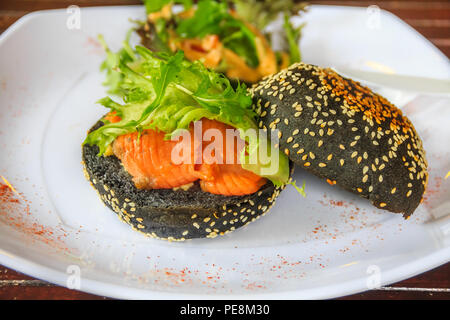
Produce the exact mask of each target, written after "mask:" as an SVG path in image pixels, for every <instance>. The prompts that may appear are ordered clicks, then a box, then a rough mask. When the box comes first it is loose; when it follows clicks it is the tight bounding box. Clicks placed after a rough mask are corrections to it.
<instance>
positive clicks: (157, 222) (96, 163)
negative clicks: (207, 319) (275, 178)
mask: <svg viewBox="0 0 450 320" xmlns="http://www.w3.org/2000/svg"><path fill="white" fill-rule="evenodd" d="M102 125H103V123H102V122H101V121H99V122H98V123H97V124H96V125H95V126H94V127H93V128H92V129H91V131H92V130H95V129H97V128H99V127H101V126H102ZM98 152H99V149H98V147H97V146H90V145H87V144H85V145H84V146H83V149H82V158H83V165H84V172H85V175H86V178H87V179H88V180H89V181H90V183H91V185H92V186H93V187H94V189H95V190H96V191H97V192H98V195H99V197H100V199H101V200H102V201H103V202H104V204H105V205H106V206H107V207H109V208H110V209H111V210H113V211H114V212H115V213H116V214H117V215H118V217H119V218H120V220H122V221H123V222H125V223H127V224H128V225H130V226H131V227H132V228H133V229H134V230H136V231H139V232H141V233H144V234H145V235H147V236H150V237H153V238H158V239H164V240H170V241H182V240H186V239H192V238H205V237H206V238H214V237H216V236H218V235H224V234H226V233H229V232H231V231H233V230H235V229H238V228H240V227H242V226H245V225H247V224H248V223H250V222H252V221H255V220H256V219H258V218H259V217H260V216H262V215H264V214H265V213H266V212H267V211H268V210H269V209H270V208H271V207H272V205H273V204H274V203H275V199H276V198H277V197H278V195H279V193H280V192H281V190H282V188H281V187H275V186H274V185H273V184H272V182H270V181H268V182H267V183H266V184H265V185H264V186H262V187H261V188H260V189H259V190H258V191H257V192H255V193H253V194H249V195H244V196H223V195H216V194H212V193H207V192H204V191H202V190H201V189H200V186H199V184H198V183H194V184H193V185H192V186H191V187H190V188H189V189H187V190H183V189H182V188H180V189H176V190H174V189H153V190H140V189H137V188H136V187H135V185H134V183H133V181H132V178H131V176H130V174H129V173H128V172H126V171H125V169H124V167H123V166H122V164H121V162H120V160H119V159H118V158H117V157H115V156H114V155H110V156H97V154H98ZM291 167H292V166H291Z"/></svg>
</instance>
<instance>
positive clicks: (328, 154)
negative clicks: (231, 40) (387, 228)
mask: <svg viewBox="0 0 450 320" xmlns="http://www.w3.org/2000/svg"><path fill="white" fill-rule="evenodd" d="M251 92H252V96H253V99H254V101H255V104H256V107H255V110H256V112H257V113H258V115H259V126H260V127H261V128H263V129H264V130H267V132H268V133H269V135H270V134H277V135H279V138H280V141H279V148H280V151H282V152H283V153H284V154H286V155H287V156H288V157H289V159H290V160H291V161H293V162H294V163H295V164H296V165H297V167H300V168H303V169H304V170H307V171H309V172H311V173H313V174H314V175H316V176H318V177H320V178H322V179H324V180H326V181H327V182H328V183H329V184H331V185H336V186H340V187H342V188H344V189H346V190H348V191H350V192H353V193H356V194H358V195H360V196H361V197H363V198H366V199H369V200H370V201H371V203H372V204H373V205H374V206H376V207H377V208H380V209H384V210H388V211H391V212H395V213H402V214H403V216H404V217H409V216H410V215H411V214H412V213H413V212H414V210H415V209H416V208H417V206H418V205H419V204H420V202H421V201H422V199H423V195H424V192H425V189H426V186H427V181H428V173H427V166H428V165H427V161H426V157H425V151H424V149H423V145H422V141H421V139H420V137H419V135H418V134H417V132H416V130H415V129H414V126H413V124H412V123H411V121H410V120H409V119H408V118H407V117H406V116H404V115H403V114H402V112H401V110H399V109H398V108H396V107H395V106H394V105H392V104H391V103H390V102H389V101H387V100H386V99H385V98H383V97H382V96H380V95H378V94H376V93H374V92H372V91H371V90H370V89H369V88H367V87H364V86H362V85H361V84H359V83H358V82H355V81H353V80H351V79H347V78H344V77H342V76H340V75H339V74H337V73H336V72H334V71H333V70H331V69H323V68H320V67H317V66H313V65H308V64H305V63H296V64H294V65H292V66H290V67H289V68H288V69H285V70H283V71H281V72H279V73H278V74H276V75H273V76H271V77H268V78H266V79H264V80H263V81H261V82H259V83H258V84H256V85H255V86H253V87H252V89H251Z"/></svg>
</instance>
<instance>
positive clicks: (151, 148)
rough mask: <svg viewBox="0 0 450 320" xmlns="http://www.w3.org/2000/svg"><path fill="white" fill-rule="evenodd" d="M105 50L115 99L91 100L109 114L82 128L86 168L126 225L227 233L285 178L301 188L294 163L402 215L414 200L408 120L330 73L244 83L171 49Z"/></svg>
mask: <svg viewBox="0 0 450 320" xmlns="http://www.w3.org/2000/svg"><path fill="white" fill-rule="evenodd" d="M105 48H106V51H107V59H106V61H105V63H104V65H103V68H104V69H106V70H107V81H106V83H107V84H108V85H109V86H110V89H113V90H112V93H114V94H115V95H116V96H120V99H121V100H122V101H121V102H117V99H115V100H114V99H112V98H111V97H106V98H104V99H101V100H100V103H101V104H102V105H103V106H105V107H106V108H108V109H109V110H110V111H109V112H108V113H107V114H106V115H105V116H104V117H102V118H101V119H99V120H98V122H97V123H96V124H94V125H93V126H92V128H91V129H90V130H89V131H88V135H87V137H86V140H85V141H84V144H83V147H82V158H83V164H84V170H85V175H86V177H87V179H88V180H89V181H90V182H91V185H92V186H93V187H94V189H95V190H96V191H97V192H98V194H99V196H100V198H101V200H102V201H103V202H104V203H105V204H106V206H108V207H109V208H110V209H112V210H113V211H114V212H115V213H116V214H117V215H118V217H119V218H120V219H121V220H122V221H124V222H125V223H127V224H129V225H130V226H131V227H132V228H133V229H134V230H136V231H139V232H141V233H143V234H145V235H147V236H150V237H154V238H158V239H165V240H169V241H183V240H186V239H192V238H214V237H216V236H218V235H224V234H227V233H229V232H231V231H234V230H236V229H238V228H240V227H242V226H245V225H247V224H248V223H250V222H252V221H254V220H256V219H258V218H259V217H261V216H262V215H264V214H265V213H267V212H268V210H269V209H270V208H271V207H272V206H273V205H274V203H275V200H276V198H277V197H278V195H279V194H280V192H282V190H283V189H284V188H285V186H286V185H288V184H292V185H294V186H295V187H296V188H297V190H298V191H299V192H300V193H302V194H303V195H304V185H303V187H302V188H299V187H297V186H296V185H295V182H294V181H292V180H291V175H292V172H293V167H294V164H295V165H296V166H297V167H300V168H302V169H304V170H307V171H309V172H311V173H313V174H314V175H316V176H318V177H319V178H321V179H323V180H324V181H326V182H327V183H329V184H330V185H333V186H337V187H341V188H344V189H346V190H348V191H350V192H353V193H355V194H358V195H359V196H361V197H363V198H366V199H368V200H369V201H371V202H372V204H373V205H374V206H376V207H377V208H380V209H384V210H388V211H390V212H394V213H401V214H403V216H404V217H405V218H407V217H409V216H410V215H411V214H412V213H413V212H414V211H415V209H416V208H417V206H418V205H419V204H420V202H421V201H422V199H423V195H424V192H425V189H426V186H427V180H428V173H427V161H426V158H425V151H424V149H423V146H422V141H421V139H420V137H419V136H418V134H417V132H416V130H415V129H414V126H413V124H412V123H411V121H410V120H409V119H408V118H407V117H406V116H404V115H403V114H402V112H401V111H400V110H399V109H398V108H396V107H395V106H394V105H392V104H391V103H390V102H389V101H387V100H386V99H385V98H383V97H382V96H380V95H378V94H376V93H374V92H372V91H371V90H370V89H369V88H366V87H364V86H362V85H360V84H359V83H357V82H355V81H353V80H351V79H347V78H344V77H342V76H340V75H338V74H337V73H336V72H334V71H333V70H331V69H324V68H320V67H317V66H314V65H309V64H305V63H296V64H293V65H292V66H291V67H289V68H287V69H284V70H282V71H280V72H279V73H277V74H275V75H273V76H270V77H267V78H265V79H264V80H262V81H260V82H258V83H257V84H255V85H254V86H253V87H252V88H250V89H249V90H247V89H246V87H245V85H243V84H242V85H241V84H239V83H238V85H237V87H236V88H233V86H232V85H231V83H230V80H229V79H227V78H226V77H225V76H223V75H221V74H219V73H216V72H214V71H211V70H209V69H207V68H205V67H204V65H203V64H202V63H200V62H198V61H195V62H189V61H187V60H185V59H184V55H183V53H182V52H181V51H180V52H177V53H176V54H175V55H166V54H163V53H154V52H152V51H150V50H149V49H147V48H145V47H141V46H137V47H136V49H134V50H132V49H131V48H130V47H129V46H128V45H127V44H125V48H124V49H123V50H121V51H119V52H118V53H113V52H111V51H110V50H109V49H108V48H107V47H106V46H105ZM252 130H253V131H254V132H255V135H251V134H249V132H253V131H252ZM229 132H231V133H232V135H231V136H229V135H228V133H229ZM211 133H214V134H211ZM196 134H198V135H196ZM199 137H200V139H199ZM212 142H214V143H217V142H219V146H218V147H217V145H216V144H214V143H213V144H214V147H213V148H211V144H212ZM229 146H231V147H229ZM300 199H301V198H299V201H301V200H300ZM299 214H301V213H299Z"/></svg>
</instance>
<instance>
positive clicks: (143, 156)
mask: <svg viewBox="0 0 450 320" xmlns="http://www.w3.org/2000/svg"><path fill="white" fill-rule="evenodd" d="M113 116H114V119H111V118H112V117H110V116H109V117H108V118H109V119H111V120H113V121H115V120H117V118H116V117H117V116H115V115H113ZM109 119H108V120H109ZM196 125H201V127H200V128H201V135H198V134H197V135H196V134H194V126H193V125H191V127H190V129H189V133H190V134H189V135H188V138H185V139H180V140H179V141H172V140H167V139H165V133H164V132H161V131H156V130H151V129H148V130H144V131H143V132H142V133H141V134H140V136H139V134H138V133H137V132H133V133H129V134H126V135H122V136H119V137H117V139H116V140H115V141H114V143H113V153H114V155H115V156H116V157H118V158H119V159H120V160H121V161H122V164H123V166H124V168H125V170H126V171H127V172H128V173H129V174H130V175H131V176H132V178H133V182H134V183H135V185H136V187H137V188H138V189H172V188H177V187H181V186H184V185H187V184H190V183H192V182H194V181H197V180H199V183H200V187H201V188H202V190H203V191H205V192H210V193H214V194H222V195H226V196H232V195H245V194H251V193H254V192H256V191H258V190H259V189H260V188H261V186H263V185H264V184H265V183H266V179H264V178H262V177H260V176H258V175H256V174H254V173H253V172H250V171H248V170H245V169H243V168H242V166H241V165H240V164H239V161H238V160H239V157H238V155H239V153H240V150H242V148H243V147H244V142H243V141H242V140H241V139H240V138H239V135H238V134H236V133H235V134H232V132H235V129H233V128H232V127H230V126H228V125H226V124H223V123H221V122H218V121H214V120H209V119H202V120H200V121H199V122H198V123H197V124H196ZM227 130H230V131H228V132H227ZM231 142H233V144H231ZM180 143H181V144H185V145H181V149H182V150H184V151H185V153H186V154H182V162H181V163H180V161H179V160H177V161H174V159H173V151H174V148H178V149H177V150H179V149H180V145H179V144H180ZM186 150H187V152H186Z"/></svg>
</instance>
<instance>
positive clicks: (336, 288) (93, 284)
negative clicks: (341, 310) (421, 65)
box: [0, 5, 450, 300]
mask: <svg viewBox="0 0 450 320" xmlns="http://www.w3.org/2000/svg"><path fill="white" fill-rule="evenodd" d="M138 7H143V6H142V5H125V6H95V7H80V8H81V9H82V10H89V11H98V10H104V9H108V10H123V9H124V8H138ZM311 7H322V8H325V7H328V8H341V9H345V10H355V9H358V10H362V9H364V8H365V7H356V6H334V5H312V6H311ZM380 11H382V12H383V13H384V14H386V15H388V16H390V17H391V18H392V19H395V20H396V21H397V22H399V23H400V24H402V25H403V26H405V27H407V28H408V30H409V31H411V32H413V33H414V34H415V36H418V37H420V38H421V40H422V41H423V42H424V43H426V44H427V45H428V46H429V47H430V48H432V49H433V51H435V52H436V53H438V54H439V55H440V56H441V57H442V58H443V59H446V60H449V58H447V56H446V55H445V54H444V53H443V52H442V51H440V50H439V48H437V47H436V46H435V45H434V44H433V43H432V42H431V41H429V40H428V39H427V38H425V37H424V36H423V35H422V34H420V33H419V32H418V31H417V30H415V29H414V28H413V27H411V26H410V25H409V24H407V23H406V22H405V21H403V20H402V19H400V18H399V17H398V16H397V15H395V14H393V13H392V12H390V11H387V10H385V9H381V8H380ZM61 12H66V9H49V10H39V11H34V12H30V13H28V14H26V15H24V16H22V17H21V18H19V19H18V20H17V21H16V22H14V23H13V24H12V25H11V26H10V27H8V28H7V29H6V30H5V31H4V32H3V33H2V34H1V35H0V46H1V45H3V44H4V42H5V41H6V40H7V39H8V38H10V37H11V36H13V35H14V33H15V32H16V31H17V30H19V29H20V27H22V26H23V25H25V24H27V23H29V22H30V21H32V20H33V19H34V18H35V17H39V16H45V15H47V14H52V13H61ZM449 261H450V247H444V248H437V249H436V250H434V251H429V252H427V254H426V255H424V256H421V257H420V258H419V259H414V260H412V261H409V262H407V263H405V264H402V265H397V266H395V267H392V268H391V269H389V270H387V271H383V278H382V280H381V285H382V286H385V285H388V284H391V283H393V282H398V281H401V280H404V279H407V278H410V277H413V276H415V275H417V274H420V273H423V272H426V271H429V270H431V269H433V268H435V267H437V266H440V265H442V264H445V263H448V262H449ZM0 263H1V264H2V265H4V266H6V267H8V268H11V269H14V270H17V271H18V272H21V273H24V274H26V275H29V276H32V277H36V278H38V279H42V280H44V281H47V282H51V283H54V284H57V285H60V286H62V287H66V288H67V286H66V281H65V280H66V279H67V276H68V275H67V274H66V273H64V272H61V271H59V270H56V269H54V268H51V267H48V266H45V265H43V264H41V263H37V262H35V261H33V260H31V259H27V258H23V257H21V256H19V255H16V254H14V253H11V252H9V251H7V250H5V249H3V248H1V244H0ZM398 269H404V270H408V271H406V272H405V271H404V270H403V273H399V271H397V270H398ZM365 280H366V278H357V279H352V280H348V281H346V282H341V283H337V284H332V285H331V286H330V285H328V286H327V285H325V286H320V287H317V288H309V289H297V290H290V291H283V292H275V293H274V292H272V293H270V292H268V293H253V292H252V293H248V294H214V295H209V294H197V293H192V294H191V293H178V292H164V291H155V290H148V289H140V288H136V287H131V286H126V285H121V284H113V283H108V282H106V281H98V280H94V279H91V278H89V277H88V278H86V277H84V278H82V283H83V285H82V288H80V291H83V292H88V293H91V294H96V295H101V296H108V297H113V298H120V299H155V300H159V299H196V300H197V299H198V300H200V299H213V300H216V299H229V298H230V297H232V298H234V299H238V300H239V299H329V298H336V297H342V296H347V295H351V294H355V293H359V292H364V291H366V290H369V289H368V288H367V287H362V286H361V281H364V282H365ZM324 289H327V290H324ZM107 292H111V293H114V294H111V295H109V294H108V295H105V293H107Z"/></svg>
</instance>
